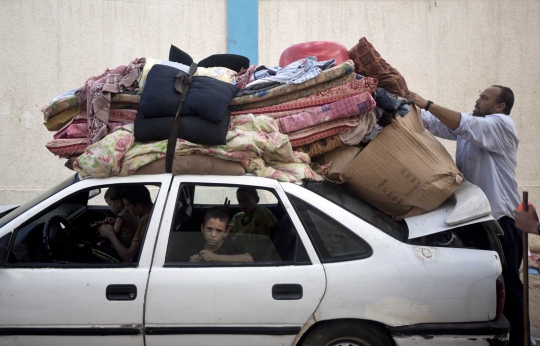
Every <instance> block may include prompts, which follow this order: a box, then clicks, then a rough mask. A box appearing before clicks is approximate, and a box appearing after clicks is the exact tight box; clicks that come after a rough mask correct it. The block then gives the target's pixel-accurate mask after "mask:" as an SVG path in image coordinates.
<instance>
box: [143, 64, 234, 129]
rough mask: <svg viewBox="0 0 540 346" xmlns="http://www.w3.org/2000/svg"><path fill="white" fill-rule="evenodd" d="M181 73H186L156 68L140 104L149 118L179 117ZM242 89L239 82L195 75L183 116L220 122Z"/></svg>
mask: <svg viewBox="0 0 540 346" xmlns="http://www.w3.org/2000/svg"><path fill="white" fill-rule="evenodd" d="M179 73H183V72H181V71H180V70H178V69H176V68H174V67H170V66H165V65H154V66H153V67H152V69H151V70H150V72H149V73H148V77H147V79H146V85H145V87H144V90H143V93H142V95H141V102H140V104H139V109H140V110H141V111H142V112H143V114H144V117H145V118H156V117H174V116H176V111H177V109H178V104H179V102H180V94H179V93H178V92H177V91H176V89H175V88H174V83H175V81H176V77H177V75H178V74H179ZM239 90H240V89H239V88H238V87H237V86H236V85H232V84H230V83H226V82H222V81H220V80H217V79H215V78H211V77H202V76H196V77H193V78H192V80H191V84H190V86H189V90H188V93H187V96H186V99H185V100H184V104H183V105H182V110H181V111H180V115H181V116H183V117H189V116H198V117H201V118H204V119H206V120H209V121H213V122H218V121H220V120H221V119H222V118H223V116H224V115H225V113H226V112H227V108H228V107H229V104H230V103H231V100H232V99H233V97H234V96H235V95H236V93H237V92H238V91H239Z"/></svg>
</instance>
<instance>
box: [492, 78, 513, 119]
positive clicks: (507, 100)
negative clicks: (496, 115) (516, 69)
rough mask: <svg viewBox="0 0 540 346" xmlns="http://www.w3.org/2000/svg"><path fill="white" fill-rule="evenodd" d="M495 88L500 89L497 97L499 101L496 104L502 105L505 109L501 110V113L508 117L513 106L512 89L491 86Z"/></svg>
mask: <svg viewBox="0 0 540 346" xmlns="http://www.w3.org/2000/svg"><path fill="white" fill-rule="evenodd" d="M492 86H493V87H495V88H499V89H501V93H500V95H499V99H498V100H497V103H504V105H505V107H504V110H503V113H504V114H506V115H510V111H511V110H512V107H513V106H514V92H513V91H512V89H510V88H508V87H505V86H502V85H492Z"/></svg>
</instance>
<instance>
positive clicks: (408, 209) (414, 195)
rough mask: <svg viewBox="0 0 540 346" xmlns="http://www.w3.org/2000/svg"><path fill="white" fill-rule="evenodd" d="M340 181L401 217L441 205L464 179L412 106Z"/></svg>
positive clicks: (374, 141)
mask: <svg viewBox="0 0 540 346" xmlns="http://www.w3.org/2000/svg"><path fill="white" fill-rule="evenodd" d="M341 180H342V181H344V182H345V183H344V185H343V187H344V188H345V189H347V190H348V191H349V192H350V193H352V194H354V195H356V196H357V197H359V198H361V199H362V200H364V201H366V202H367V203H369V204H371V205H373V206H374V207H376V208H378V209H380V210H381V211H383V212H384V213H387V214H390V215H393V216H395V217H396V218H399V219H401V218H404V217H409V216H414V215H418V214H422V213H425V212H427V211H431V210H433V209H435V208H437V207H438V206H439V205H440V204H441V203H442V202H444V200H446V199H447V198H448V197H449V196H450V195H451V194H452V192H453V191H454V190H455V189H456V188H457V187H458V186H459V185H460V184H461V183H462V182H463V180H464V179H463V175H462V174H461V173H460V172H459V170H458V169H457V167H456V165H455V163H454V160H452V157H451V156H450V154H448V152H447V151H446V149H445V148H444V147H443V145H442V144H441V143H440V142H439V141H438V140H437V139H436V138H435V137H434V136H433V135H432V134H431V133H429V131H427V130H426V129H425V128H424V126H423V124H422V119H421V118H420V114H419V112H418V110H417V109H416V107H414V106H411V112H410V113H409V114H407V115H406V116H405V117H398V119H397V120H394V121H393V122H392V124H391V125H388V126H387V127H385V128H384V129H383V131H382V132H381V133H380V134H379V135H378V136H377V137H376V138H375V139H374V140H373V141H372V142H371V143H370V144H368V145H367V146H366V148H365V149H364V150H362V152H361V153H360V154H359V155H358V156H357V157H356V158H355V159H354V160H353V161H352V162H351V164H350V165H348V166H347V168H346V169H345V170H343V172H342V174H341Z"/></svg>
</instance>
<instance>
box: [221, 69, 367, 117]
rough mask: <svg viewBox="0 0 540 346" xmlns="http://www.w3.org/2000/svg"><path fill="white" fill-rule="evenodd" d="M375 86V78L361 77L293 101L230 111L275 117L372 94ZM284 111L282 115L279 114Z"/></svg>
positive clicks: (238, 113) (235, 113) (234, 114)
mask: <svg viewBox="0 0 540 346" xmlns="http://www.w3.org/2000/svg"><path fill="white" fill-rule="evenodd" d="M376 88H377V80H376V79H375V78H370V77H364V78H362V79H354V80H352V81H350V82H348V83H345V84H343V85H339V86H336V87H333V88H330V89H325V90H322V91H319V92H316V93H313V94H311V95H309V96H305V97H302V98H298V99H295V100H293V101H288V102H283V103H280V104H276V105H274V106H268V107H261V108H254V109H248V110H238V111H234V112H232V116H236V115H240V114H248V113H252V114H255V115H256V114H264V115H266V116H269V117H271V118H274V119H277V118H282V117H284V116H287V115H291V114H294V113H288V114H286V113H285V112H288V111H294V110H298V109H301V110H306V108H313V107H316V106H322V105H325V104H328V103H332V102H336V101H339V100H343V99H345V98H347V97H350V96H354V95H358V94H362V93H365V92H368V93H370V94H373V93H374V92H375V90H376ZM279 112H284V115H281V114H279Z"/></svg>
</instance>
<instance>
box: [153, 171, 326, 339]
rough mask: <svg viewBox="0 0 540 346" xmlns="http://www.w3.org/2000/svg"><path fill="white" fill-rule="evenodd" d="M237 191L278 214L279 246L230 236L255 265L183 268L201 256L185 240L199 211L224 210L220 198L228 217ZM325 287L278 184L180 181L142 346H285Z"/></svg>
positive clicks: (162, 237)
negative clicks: (249, 191)
mask: <svg viewBox="0 0 540 346" xmlns="http://www.w3.org/2000/svg"><path fill="white" fill-rule="evenodd" d="M239 186H251V187H254V188H256V189H257V191H258V193H259V196H260V197H261V201H260V203H261V204H264V205H265V206H268V210H270V211H271V212H272V213H273V214H275V213H278V215H274V216H275V217H276V219H277V220H278V224H279V232H280V236H279V237H280V238H279V239H281V241H276V238H275V237H274V238H270V237H269V236H266V235H257V234H255V235H253V239H251V238H249V237H250V236H249V235H242V234H237V233H234V234H229V236H230V237H235V238H231V240H230V241H231V242H232V241H240V239H242V237H244V239H249V240H246V242H247V243H246V244H248V245H252V247H250V250H249V251H248V253H251V254H252V255H253V258H254V260H255V261H254V262H253V263H201V262H196V263H193V262H189V257H190V255H192V254H194V253H197V252H198V251H199V250H200V246H201V245H200V244H201V243H199V247H197V246H196V245H195V246H192V245H191V243H190V241H191V239H192V238H196V237H197V236H199V237H200V235H201V228H200V224H201V222H202V220H203V217H204V215H203V210H204V209H205V208H206V209H208V208H210V207H212V206H216V205H222V204H223V200H224V198H225V197H228V198H229V199H230V200H231V205H230V207H229V208H230V209H231V210H233V209H234V208H235V206H237V205H236V203H237V202H236V197H235V191H236V189H237V188H238V187H239ZM227 191H228V192H227ZM263 197H265V198H266V201H263V199H264V198H263ZM279 210H281V212H280V211H279ZM198 212H199V213H200V214H197V213H198ZM186 225H187V227H186ZM250 241H252V242H251V243H249V242H250ZM274 241H276V244H274ZM261 244H262V245H261ZM291 244H292V245H291ZM325 287H326V278H325V274H324V270H323V268H322V266H321V263H320V261H319V259H318V257H317V254H316V252H315V250H314V249H313V247H312V245H311V243H310V241H309V238H308V236H307V235H306V233H305V232H304V230H303V228H302V225H301V223H300V221H299V219H298V217H297V216H296V215H295V213H294V211H293V208H292V206H291V204H290V203H289V201H288V200H287V196H286V195H285V194H284V193H283V190H282V188H281V186H280V185H279V183H278V182H277V181H275V180H271V179H264V178H258V177H246V176H242V177H229V176H178V177H175V180H174V181H173V184H172V186H171V195H170V198H169V201H168V204H167V207H166V210H165V212H164V218H163V223H162V225H161V228H160V234H159V237H158V241H157V244H156V253H155V257H154V263H153V265H152V270H151V275H150V280H149V285H148V295H147V301H146V308H145V311H146V315H145V331H146V344H147V345H148V346H154V345H160V346H165V345H215V344H219V345H287V344H291V342H292V341H293V340H294V338H295V336H296V335H297V334H298V333H299V331H300V328H301V327H302V326H303V325H304V324H305V323H306V322H307V320H308V319H309V317H310V316H311V315H312V314H313V313H314V312H315V310H316V308H317V306H318V304H319V302H320V301H321V299H322V297H323V294H324V292H325Z"/></svg>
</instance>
